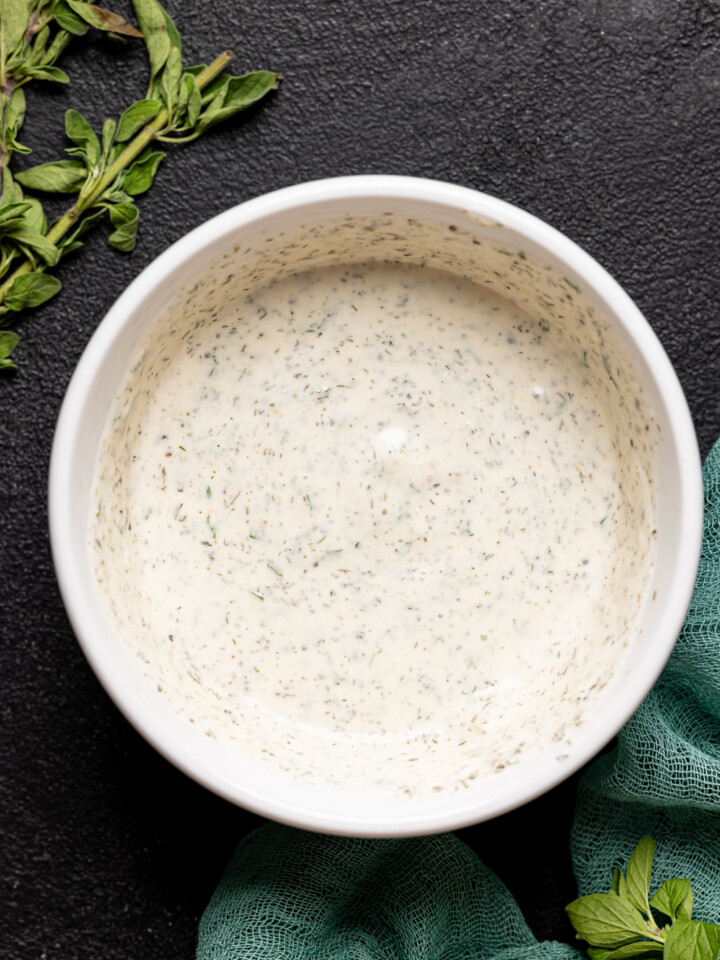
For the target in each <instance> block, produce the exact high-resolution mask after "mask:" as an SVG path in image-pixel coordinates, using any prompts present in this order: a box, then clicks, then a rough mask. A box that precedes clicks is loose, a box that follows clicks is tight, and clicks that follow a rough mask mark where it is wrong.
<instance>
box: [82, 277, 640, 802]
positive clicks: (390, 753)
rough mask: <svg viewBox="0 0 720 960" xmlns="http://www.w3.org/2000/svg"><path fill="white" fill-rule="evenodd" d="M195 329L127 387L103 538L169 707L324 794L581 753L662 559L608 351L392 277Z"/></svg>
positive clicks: (410, 784) (349, 283) (315, 283)
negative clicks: (616, 400) (587, 724)
mask: <svg viewBox="0 0 720 960" xmlns="http://www.w3.org/2000/svg"><path fill="white" fill-rule="evenodd" d="M201 321H202V322H201ZM176 340H177V341H178V343H181V345H180V346H179V348H178V349H176V351H175V352H174V353H173V354H172V356H170V355H169V354H168V357H167V358H163V360H162V361H160V362H158V363H157V364H156V366H155V368H153V370H152V372H151V376H150V377H148V370H147V369H146V368H145V367H144V366H143V365H142V364H139V366H138V367H137V368H136V372H135V373H134V374H131V376H130V378H129V380H128V383H127V385H126V388H125V390H124V392H123V394H122V396H121V397H120V398H119V401H118V410H117V412H116V414H115V418H116V419H115V421H114V422H113V423H111V424H110V426H109V428H108V432H107V435H106V440H105V443H104V447H103V450H102V453H101V456H100V460H99V463H98V469H97V479H96V485H95V508H94V511H93V513H94V514H96V515H94V516H93V520H92V524H91V546H92V552H93V558H94V564H95V570H96V577H97V582H98V589H99V592H100V594H101V596H102V597H103V599H104V603H105V605H106V609H107V611H108V615H109V616H110V618H111V619H112V620H113V621H114V622H115V624H116V625H117V628H118V630H119V632H120V634H121V635H122V636H123V638H124V639H125V640H126V642H127V643H128V644H129V645H130V647H131V648H132V649H133V650H134V651H135V653H136V654H137V656H138V657H139V658H140V660H141V661H142V663H143V668H144V670H145V671H146V673H147V674H148V676H150V677H151V678H153V680H154V681H155V682H156V685H157V688H158V690H160V691H161V693H162V695H164V696H165V697H167V698H169V699H170V701H171V702H172V703H173V704H174V705H175V706H176V707H177V709H178V710H179V711H180V712H182V713H184V714H185V715H186V716H188V718H190V719H191V720H192V721H193V722H194V723H195V724H197V725H200V727H201V728H202V729H203V730H205V731H206V732H207V733H208V735H210V736H213V737H216V738H218V739H221V740H222V739H235V740H237V742H238V749H241V750H242V751H244V752H245V753H247V754H248V755H249V756H257V757H259V758H269V759H270V761H271V762H273V763H276V764H277V765H278V766H279V767H281V768H283V769H288V770H291V771H292V772H293V773H294V774H295V775H296V776H298V777H300V778H304V779H309V780H312V781H320V782H323V781H324V782H334V783H350V782H357V783H361V782H363V781H364V782H366V783H371V784H374V785H375V787H378V788H382V789H383V790H391V791H396V790H403V789H404V790H408V791H410V792H415V791H420V792H423V791H429V790H433V789H435V790H438V789H446V788H454V787H455V786H456V785H457V784H458V783H461V782H463V780H464V779H465V780H467V779H472V778H474V777H476V776H479V775H480V776H482V775H485V774H487V773H488V772H491V771H495V770H501V769H504V768H505V767H507V766H508V765H510V764H513V763H515V762H517V760H518V758H519V757H520V756H522V754H523V753H525V752H526V751H535V752H537V751H540V750H543V749H547V748H548V747H549V746H550V747H551V748H552V751H553V754H552V755H553V756H562V754H563V752H564V750H565V749H567V744H568V743H570V742H571V736H572V729H573V727H574V726H575V725H576V724H578V723H580V722H581V721H582V720H583V718H584V717H585V716H586V715H587V713H588V712H589V711H590V710H591V709H592V707H593V706H594V705H595V703H596V700H597V697H598V695H599V694H600V691H601V690H602V689H603V688H604V687H605V686H606V684H607V683H608V681H609V680H610V679H611V678H612V677H613V675H614V674H615V673H616V672H617V670H618V668H619V665H620V664H621V662H622V657H623V651H624V649H625V648H626V646H627V644H628V641H629V639H630V637H631V636H632V632H633V630H634V629H635V626H636V623H637V619H638V616H639V612H640V609H641V606H642V603H643V602H644V593H645V590H646V588H647V583H648V579H649V573H650V569H651V565H652V550H653V547H652V541H653V533H654V531H653V529H652V528H653V526H654V519H653V510H654V507H653V502H652V495H651V491H650V489H649V486H648V484H647V479H646V477H645V474H644V473H643V472H642V470H639V471H637V475H635V474H633V482H632V483H629V482H628V469H630V470H631V471H632V469H633V468H632V465H630V466H628V464H627V456H626V455H627V452H628V450H629V449H630V448H629V447H628V441H627V439H626V440H625V444H624V445H623V444H621V443H619V442H618V437H619V436H620V435H621V433H620V431H621V428H620V427H618V421H617V418H618V413H617V410H614V409H613V407H612V395H611V394H608V392H607V391H606V390H599V389H598V379H599V378H600V377H606V372H605V371H604V370H603V369H601V368H600V364H599V363H598V362H596V359H597V358H595V359H593V356H594V355H593V356H591V360H590V362H589V361H588V351H587V349H581V347H580V346H578V344H577V343H576V342H575V341H574V340H570V341H568V340H567V338H566V339H565V340H563V338H562V337H560V338H554V337H553V336H552V335H551V334H550V333H549V331H548V329H547V327H546V326H544V325H543V324H542V323H540V324H539V323H538V322H536V320H535V319H534V318H532V317H531V316H529V315H528V314H527V313H525V312H524V311H523V310H521V309H519V308H518V307H516V306H514V305H513V304H511V303H510V301H508V300H507V299H505V298H503V297H501V296H499V295H497V294H495V293H492V292H491V291H489V290H487V289H486V288H482V287H481V286H479V285H478V284H476V283H472V282H470V281H469V280H465V279H460V278H459V277H457V276H454V275H452V274H450V273H448V272H445V271H440V270H436V269H432V268H430V267H422V266H417V265H415V266H413V265H398V264H389V263H365V264H351V265H345V266H336V267H325V268H322V269H317V270H309V271H307V272H301V273H296V274H293V275H291V276H286V277H284V278H281V279H279V280H278V281H276V282H271V283H269V284H267V285H266V286H261V287H260V288H259V289H256V290H254V291H252V292H251V293H250V294H249V295H248V296H246V297H245V298H243V299H241V300H239V301H238V300H236V301H234V302H231V303H229V304H227V305H226V306H225V307H224V308H223V309H221V310H217V311H215V312H214V313H213V315H212V317H211V319H209V320H207V321H206V320H205V319H204V318H199V320H198V321H196V325H195V326H193V325H192V324H190V325H188V326H187V329H185V331H184V332H182V333H181V332H180V331H178V332H177V334H176ZM591 365H592V368H591ZM608 374H609V376H610V378H611V379H613V380H614V377H613V374H612V372H611V371H610V369H609V368H608ZM148 382H151V384H152V386H151V388H147V383H148ZM141 388H142V389H141ZM130 412H132V417H130V416H129V415H130ZM128 419H131V420H132V429H131V430H130V431H129V432H128V430H127V429H122V427H123V421H126V420H128ZM626 429H630V428H628V427H626ZM635 429H637V430H639V429H641V428H640V427H639V426H637V425H636V426H635ZM631 446H634V444H631ZM258 731H263V733H262V735H258ZM432 757H435V758H437V759H436V761H435V765H434V766H433V765H432V763H428V758H432ZM448 778H449V779H448Z"/></svg>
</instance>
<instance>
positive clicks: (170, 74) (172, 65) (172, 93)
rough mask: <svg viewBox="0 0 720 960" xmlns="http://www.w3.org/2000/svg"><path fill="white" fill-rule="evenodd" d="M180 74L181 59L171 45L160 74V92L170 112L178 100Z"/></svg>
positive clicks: (176, 49)
mask: <svg viewBox="0 0 720 960" xmlns="http://www.w3.org/2000/svg"><path fill="white" fill-rule="evenodd" d="M181 76H182V59H181V56H180V51H179V49H178V48H177V47H171V48H170V53H169V54H168V58H167V62H166V64H165V66H164V68H163V71H162V73H161V74H160V93H161V95H162V98H163V100H164V101H165V106H166V107H167V109H168V111H169V112H170V113H172V111H173V110H174V109H175V106H176V104H177V102H178V92H179V87H180V78H181Z"/></svg>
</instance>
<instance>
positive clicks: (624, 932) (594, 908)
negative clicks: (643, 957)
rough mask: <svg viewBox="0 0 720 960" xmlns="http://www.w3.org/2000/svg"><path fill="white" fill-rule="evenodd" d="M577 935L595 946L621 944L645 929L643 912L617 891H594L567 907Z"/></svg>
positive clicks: (637, 935) (629, 940) (637, 936)
mask: <svg viewBox="0 0 720 960" xmlns="http://www.w3.org/2000/svg"><path fill="white" fill-rule="evenodd" d="M565 909H566V911H567V914H568V916H569V917H570V922H571V923H572V925H573V926H574V927H575V931H576V933H577V938H578V939H579V940H587V941H588V943H589V944H591V945H592V946H594V947H621V946H623V945H624V944H626V943H632V942H633V941H635V940H638V939H639V938H640V937H642V936H643V935H644V934H645V932H646V927H645V921H644V919H643V917H642V916H641V914H640V913H639V912H638V911H637V910H636V909H635V907H634V906H632V904H630V903H628V901H626V900H623V899H622V898H621V897H618V896H617V894H614V893H592V894H590V895H589V896H587V897H580V898H579V899H578V900H574V901H573V902H572V903H570V904H568V905H567V907H565Z"/></svg>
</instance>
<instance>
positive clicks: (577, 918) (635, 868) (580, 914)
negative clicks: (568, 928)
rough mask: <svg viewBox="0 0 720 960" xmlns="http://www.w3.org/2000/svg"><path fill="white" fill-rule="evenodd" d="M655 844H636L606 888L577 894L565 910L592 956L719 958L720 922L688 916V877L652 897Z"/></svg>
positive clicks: (597, 959)
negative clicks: (579, 895) (586, 943)
mask: <svg viewBox="0 0 720 960" xmlns="http://www.w3.org/2000/svg"><path fill="white" fill-rule="evenodd" d="M654 856H655V842H654V840H652V839H651V838H650V837H644V838H643V839H642V840H641V841H640V843H638V845H637V847H636V848H635V850H634V852H633V854H632V856H631V857H630V860H629V862H628V865H627V870H626V872H625V873H624V874H623V872H622V870H621V869H620V867H616V869H615V871H614V873H613V878H612V884H611V887H610V890H609V891H608V892H607V893H593V894H590V895H589V896H586V897H580V898H579V899H578V900H574V901H573V902H572V903H570V904H568V906H567V907H566V908H565V909H566V910H567V913H568V916H569V917H570V922H571V923H572V925H573V927H574V928H575V931H576V934H577V939H578V940H586V941H587V942H588V944H590V946H589V948H588V955H589V957H590V960H630V958H648V960H658V958H662V960H718V955H719V954H720V926H718V925H717V924H714V923H703V922H702V921H700V920H693V919H692V911H693V892H692V887H691V885H690V881H689V880H687V879H674V880H665V881H664V883H662V885H661V886H660V887H659V888H658V889H657V890H656V891H655V893H654V895H653V896H652V897H650V889H651V875H652V864H653V859H654Z"/></svg>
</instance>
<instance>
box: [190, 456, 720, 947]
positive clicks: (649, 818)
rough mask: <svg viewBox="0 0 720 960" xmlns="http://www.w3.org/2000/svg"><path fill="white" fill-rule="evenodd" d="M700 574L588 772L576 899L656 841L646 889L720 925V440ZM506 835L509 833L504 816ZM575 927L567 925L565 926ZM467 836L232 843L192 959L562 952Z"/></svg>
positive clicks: (276, 829)
mask: <svg viewBox="0 0 720 960" xmlns="http://www.w3.org/2000/svg"><path fill="white" fill-rule="evenodd" d="M703 476H704V483H705V510H706V513H705V528H704V537H703V549H702V557H701V560H700V570H699V573H698V579H697V583H696V587H695V593H694V595H693V599H692V603H691V605H690V610H689V612H688V616H687V619H686V622H685V626H684V627H683V630H682V633H681V635H680V638H679V640H678V642H677V645H676V647H675V649H674V651H673V654H672V656H671V657H670V660H669V661H668V664H667V666H666V668H665V670H664V672H663V674H662V676H661V677H660V679H659V680H658V682H657V684H656V685H655V687H654V688H653V690H652V691H651V692H650V694H649V695H648V697H647V698H646V699H645V701H644V702H643V703H642V705H641V706H640V708H639V709H638V710H637V712H636V713H635V714H634V716H633V717H632V718H631V719H630V720H629V721H628V723H627V724H626V725H625V727H623V729H622V730H621V731H620V733H619V735H618V742H617V746H616V747H615V748H614V749H613V750H612V751H611V752H610V753H608V754H605V755H604V756H602V757H600V758H599V759H598V760H596V761H595V762H594V763H593V764H592V766H590V768H589V769H588V770H587V772H586V773H585V774H584V776H583V777H582V779H581V781H580V785H579V789H578V799H577V807H576V812H575V822H574V825H573V831H572V839H571V853H572V861H573V869H574V871H575V877H576V879H577V884H578V891H579V895H584V894H588V893H595V892H598V891H605V890H607V889H608V888H609V886H610V879H611V876H612V871H613V868H614V867H615V866H617V865H624V864H626V863H627V861H628V859H629V857H630V855H631V853H632V851H633V849H634V847H635V845H636V844H637V842H638V841H639V840H640V839H641V838H642V837H643V836H646V835H650V836H652V837H653V838H654V839H655V841H656V842H657V852H656V856H655V863H654V866H653V873H652V887H653V889H655V888H656V887H657V886H659V885H660V883H661V882H662V881H663V880H665V879H668V878H670V877H688V878H689V879H690V880H691V882H692V886H693V891H694V894H695V909H694V912H693V916H694V917H695V918H696V919H699V920H706V921H711V922H714V923H720V443H718V444H717V445H716V446H715V448H714V449H713V450H712V452H711V453H710V456H709V457H708V459H707V461H706V463H705V466H704V469H703ZM498 829H502V827H501V825H500V824H499V825H498ZM570 930H571V928H570V925H569V923H568V932H570ZM581 955H582V950H581V949H580V947H578V949H574V948H573V947H570V946H567V945H566V944H561V943H554V942H544V943H540V942H538V941H537V940H536V939H535V937H534V936H533V934H532V932H531V931H530V929H529V927H528V926H527V924H526V923H525V921H524V919H523V917H522V914H521V912H520V910H519V908H518V906H517V904H516V903H515V901H514V900H513V898H512V896H511V894H510V893H509V892H508V890H507V889H506V888H505V887H504V886H503V884H502V883H501V882H500V880H498V879H497V877H496V876H495V875H494V874H493V873H492V872H491V871H490V870H488V869H487V867H485V866H483V864H482V863H481V862H480V860H479V859H478V858H477V857H476V856H475V854H474V853H473V852H472V851H471V850H470V849H469V848H468V847H467V846H466V845H465V844H464V843H462V842H461V841H460V840H459V839H458V838H457V837H455V836H453V835H452V834H445V835H442V836H434V837H421V838H414V839H399V840H358V839H348V838H340V837H327V836H321V835H316V834H311V833H306V832H304V831H302V830H294V829H292V828H290V827H282V826H278V825H275V824H272V825H270V824H269V825H267V826H263V827H261V828H260V829H259V830H256V831H255V832H254V833H252V834H251V835H250V836H248V837H247V838H246V839H245V840H243V841H242V843H241V844H240V846H239V847H238V849H237V851H236V853H235V856H234V858H233V860H232V861H231V863H230V865H229V866H228V868H227V870H226V872H225V874H224V876H223V877H222V879H221V881H220V884H219V886H218V888H217V890H216V891H215V894H214V896H213V898H212V900H211V902H210V904H209V905H208V907H207V909H206V911H205V914H204V915H203V917H202V919H201V922H200V929H199V938H198V949H197V958H198V960H561V958H572V957H575V958H578V957H580V956H581Z"/></svg>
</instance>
